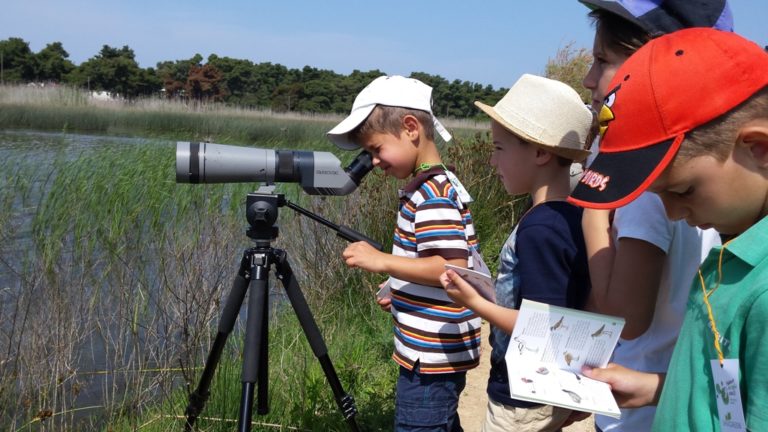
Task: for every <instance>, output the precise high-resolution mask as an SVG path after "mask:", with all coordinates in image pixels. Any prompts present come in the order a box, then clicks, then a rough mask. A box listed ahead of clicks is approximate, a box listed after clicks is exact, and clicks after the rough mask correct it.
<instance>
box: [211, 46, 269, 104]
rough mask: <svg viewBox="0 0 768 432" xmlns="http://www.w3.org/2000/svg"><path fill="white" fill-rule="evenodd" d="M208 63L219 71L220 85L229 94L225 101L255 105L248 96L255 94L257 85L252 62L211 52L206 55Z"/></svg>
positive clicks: (252, 99)
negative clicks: (219, 55) (220, 76)
mask: <svg viewBox="0 0 768 432" xmlns="http://www.w3.org/2000/svg"><path fill="white" fill-rule="evenodd" d="M208 65H211V66H212V67H215V68H216V69H217V70H218V71H220V72H221V75H222V85H223V86H224V87H225V88H226V89H227V90H228V94H229V96H228V97H227V102H229V103H236V104H245V105H255V102H256V101H255V100H254V98H249V97H248V95H251V94H255V93H256V89H257V87H258V83H257V77H256V68H255V67H254V64H253V62H251V61H249V60H240V59H234V58H231V57H218V56H217V55H215V54H211V55H210V56H208Z"/></svg>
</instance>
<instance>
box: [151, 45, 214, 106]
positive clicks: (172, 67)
mask: <svg viewBox="0 0 768 432" xmlns="http://www.w3.org/2000/svg"><path fill="white" fill-rule="evenodd" d="M202 61H203V56H201V55H200V54H195V55H194V56H193V57H192V58H191V59H189V60H176V61H164V62H160V63H158V64H157V72H156V75H157V76H158V78H159V79H160V81H161V82H162V88H163V90H164V91H165V95H166V96H167V97H169V98H175V97H179V96H182V95H183V93H184V89H185V87H186V85H187V79H189V73H190V70H191V69H192V67H193V66H202Z"/></svg>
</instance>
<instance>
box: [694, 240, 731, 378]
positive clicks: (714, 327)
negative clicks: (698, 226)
mask: <svg viewBox="0 0 768 432" xmlns="http://www.w3.org/2000/svg"><path fill="white" fill-rule="evenodd" d="M730 242H731V241H730V240H728V241H727V242H725V244H723V248H722V249H720V257H719V258H718V260H717V283H716V284H715V287H714V288H712V289H711V290H709V291H707V285H706V283H705V282H704V275H702V274H701V268H699V281H700V282H701V292H702V293H703V294H704V304H705V305H707V314H708V315H709V325H710V326H711V327H712V333H714V335H715V351H717V359H718V360H719V361H720V367H723V362H724V356H723V350H722V349H721V348H720V332H719V331H717V325H716V324H715V315H714V314H713V313H712V305H711V304H709V296H711V295H712V294H713V293H714V292H715V291H717V289H718V288H720V282H721V281H722V280H723V252H725V247H726V246H727V245H728V243H730Z"/></svg>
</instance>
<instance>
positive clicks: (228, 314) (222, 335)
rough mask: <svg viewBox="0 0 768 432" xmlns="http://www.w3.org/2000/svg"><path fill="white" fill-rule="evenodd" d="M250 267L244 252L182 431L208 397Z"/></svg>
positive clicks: (247, 280)
mask: <svg viewBox="0 0 768 432" xmlns="http://www.w3.org/2000/svg"><path fill="white" fill-rule="evenodd" d="M250 267H251V259H250V253H249V252H248V251H246V252H245V253H244V254H243V258H242V260H241V261H240V270H239V271H238V274H237V276H236V277H235V280H234V282H233V284H232V290H231V291H230V293H229V296H228V297H227V302H226V304H225V306H224V311H223V312H222V314H221V319H220V320H219V327H218V332H217V333H216V338H215V339H214V341H213V345H212V346H211V351H210V353H209V354H208V358H207V359H206V361H205V368H204V369H203V375H202V376H201V377H200V383H199V384H198V386H197V389H195V391H194V392H192V393H191V394H190V395H189V404H188V405H187V409H186V410H185V411H184V415H186V417H187V423H186V425H185V426H184V430H186V431H191V430H192V428H193V427H194V425H195V421H196V420H197V417H198V416H199V415H200V412H201V411H202V410H203V406H204V405H205V402H206V401H207V400H208V397H209V396H210V391H209V390H210V387H211V380H212V379H213V375H214V372H215V371H216V366H217V365H218V363H219V359H220V358H221V352H222V350H223V349H224V345H225V344H226V342H227V337H228V336H229V334H230V333H231V332H232V329H233V328H234V326H235V320H236V319H237V315H238V313H239V312H240V307H241V306H242V304H243V298H245V292H246V290H247V289H248V282H249V279H250Z"/></svg>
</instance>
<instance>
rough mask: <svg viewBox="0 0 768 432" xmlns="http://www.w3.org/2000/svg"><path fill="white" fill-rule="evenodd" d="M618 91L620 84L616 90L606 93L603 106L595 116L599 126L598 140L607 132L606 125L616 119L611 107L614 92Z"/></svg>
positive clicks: (614, 99)
mask: <svg viewBox="0 0 768 432" xmlns="http://www.w3.org/2000/svg"><path fill="white" fill-rule="evenodd" d="M619 90H621V84H619V85H617V86H616V88H614V89H613V90H611V92H610V93H608V95H607V96H606V97H605V101H603V106H602V107H601V108H600V113H598V115H597V121H598V123H599V125H600V138H602V137H603V135H605V131H606V130H608V123H610V122H611V121H613V120H614V119H615V118H616V116H615V115H614V114H613V110H612V109H611V107H613V103H614V102H615V101H616V92H617V91H619Z"/></svg>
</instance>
